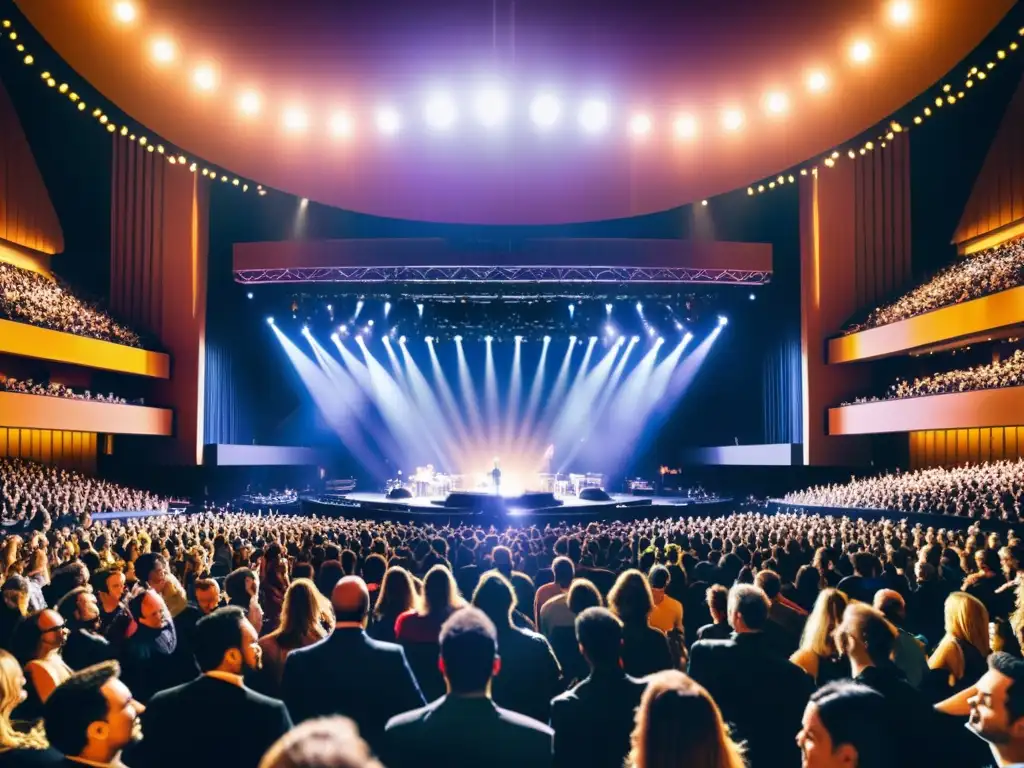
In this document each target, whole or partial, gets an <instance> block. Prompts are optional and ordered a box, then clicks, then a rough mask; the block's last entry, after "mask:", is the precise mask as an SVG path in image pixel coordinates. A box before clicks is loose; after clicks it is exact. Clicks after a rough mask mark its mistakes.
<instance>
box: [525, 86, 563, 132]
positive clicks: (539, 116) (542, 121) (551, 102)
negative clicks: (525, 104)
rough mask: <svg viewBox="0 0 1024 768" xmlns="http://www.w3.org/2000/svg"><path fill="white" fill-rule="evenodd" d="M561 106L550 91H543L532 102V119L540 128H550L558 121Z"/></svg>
mask: <svg viewBox="0 0 1024 768" xmlns="http://www.w3.org/2000/svg"><path fill="white" fill-rule="evenodd" d="M560 112H561V106H560V105H559V103H558V99H556V98H555V97H554V96H553V95H552V94H550V93H542V94H540V95H539V96H537V97H536V98H535V99H534V100H533V103H532V104H530V119H532V120H533V122H534V124H535V125H537V126H538V127H540V128H550V127H551V126H553V125H554V124H555V123H556V122H558V115H559V113H560Z"/></svg>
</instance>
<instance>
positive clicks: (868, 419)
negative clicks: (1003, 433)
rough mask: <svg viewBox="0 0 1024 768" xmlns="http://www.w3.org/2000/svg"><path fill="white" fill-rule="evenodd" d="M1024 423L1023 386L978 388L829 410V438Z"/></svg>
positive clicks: (1007, 425) (1006, 425)
mask: <svg viewBox="0 0 1024 768" xmlns="http://www.w3.org/2000/svg"><path fill="white" fill-rule="evenodd" d="M1019 424H1024V387H1006V388H1003V389H980V390H977V391H974V392H958V393H955V394H949V395H929V396H927V397H907V398H901V399H899V400H881V401H879V402H877V403H860V404H858V405H844V406H841V407H839V408H830V409H829V411H828V433H829V434H830V435H875V434H881V433H884V432H918V431H924V430H936V429H970V428H975V427H1009V426H1017V425H1019Z"/></svg>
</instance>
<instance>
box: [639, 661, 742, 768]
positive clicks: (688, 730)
mask: <svg viewBox="0 0 1024 768" xmlns="http://www.w3.org/2000/svg"><path fill="white" fill-rule="evenodd" d="M630 740H631V745H632V748H631V750H630V753H629V757H628V759H627V760H626V766H627V768H659V767H660V766H690V765H692V766H698V765H699V766H707V767H708V768H744V761H743V749H742V748H741V747H740V746H739V745H738V744H737V743H736V742H735V741H733V739H732V737H731V736H730V734H729V729H728V728H727V727H726V724H725V722H724V721H723V719H722V713H721V711H720V710H719V709H718V705H717V704H715V700H714V699H713V698H711V696H710V695H709V694H708V692H707V691H706V690H705V689H704V688H702V687H701V686H700V685H699V684H698V683H696V682H694V681H693V680H691V679H690V678H689V677H687V676H686V675H684V674H683V673H682V672H679V671H676V670H668V671H665V672H658V673H657V674H654V675H651V677H650V678H649V679H648V681H647V690H645V691H644V694H643V697H642V698H641V699H640V706H639V708H638V709H637V712H636V727H635V728H634V729H633V733H632V735H631V737H630Z"/></svg>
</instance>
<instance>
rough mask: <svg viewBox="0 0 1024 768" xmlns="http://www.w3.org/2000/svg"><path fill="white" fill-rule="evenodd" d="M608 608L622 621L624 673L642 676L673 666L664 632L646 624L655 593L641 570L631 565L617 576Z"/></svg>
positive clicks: (609, 594)
mask: <svg viewBox="0 0 1024 768" xmlns="http://www.w3.org/2000/svg"><path fill="white" fill-rule="evenodd" d="M608 607H609V608H610V609H611V611H612V613H614V614H615V615H616V616H618V617H619V619H620V620H621V621H622V668H623V669H625V670H626V674H629V675H632V676H633V677H643V676H644V675H649V674H651V673H653V672H658V671H660V670H662V669H670V668H671V667H672V653H671V651H670V650H669V645H668V639H667V638H666V637H665V633H664V632H662V631H661V630H658V629H654V628H653V627H651V626H650V625H649V624H648V623H647V622H648V618H649V617H650V615H651V610H652V609H653V608H654V596H653V595H652V594H651V588H650V586H649V585H648V584H647V579H646V578H645V577H644V575H643V574H642V573H640V571H638V570H635V569H632V568H631V569H630V570H628V571H625V572H623V573H622V574H620V575H619V578H618V579H616V580H615V586H613V587H612V589H611V592H609V593H608Z"/></svg>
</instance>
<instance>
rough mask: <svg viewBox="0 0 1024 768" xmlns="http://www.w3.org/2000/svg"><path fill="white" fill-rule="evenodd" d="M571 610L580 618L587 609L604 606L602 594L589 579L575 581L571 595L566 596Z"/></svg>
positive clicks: (566, 601) (570, 588)
mask: <svg viewBox="0 0 1024 768" xmlns="http://www.w3.org/2000/svg"><path fill="white" fill-rule="evenodd" d="M565 604H566V605H567V606H569V610H570V611H572V612H573V613H574V614H575V615H577V616H579V615H580V614H581V613H582V612H583V611H585V610H587V608H594V607H596V606H601V605H603V601H602V600H601V593H600V592H599V591H598V589H597V587H595V586H594V585H593V583H592V582H591V581H590V580H589V579H573V580H572V586H570V587H569V593H568V594H567V595H566V596H565Z"/></svg>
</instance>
